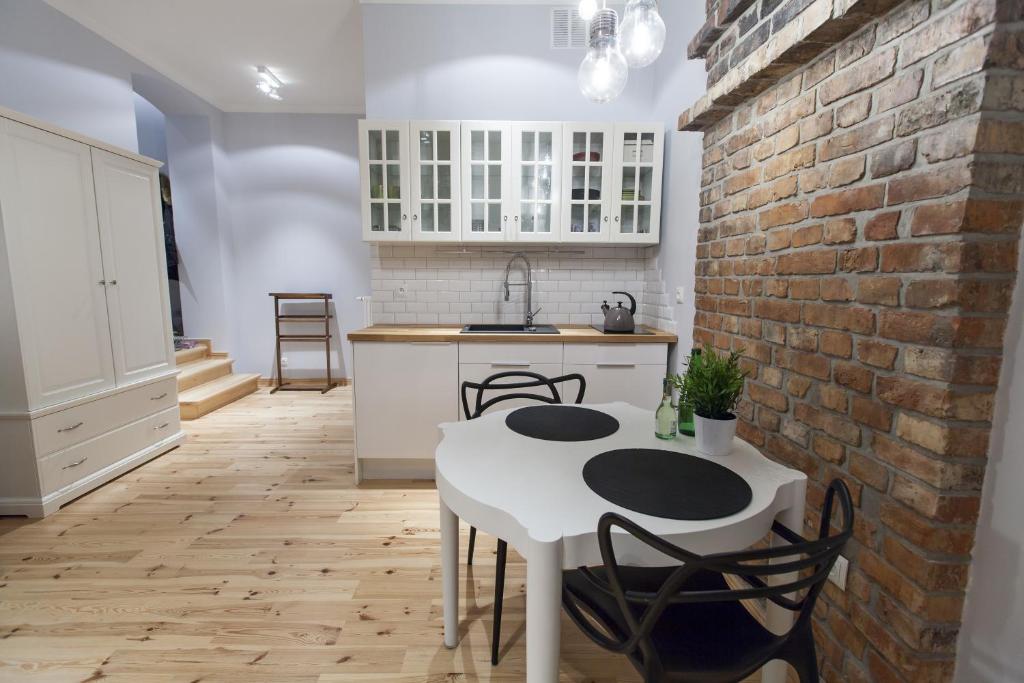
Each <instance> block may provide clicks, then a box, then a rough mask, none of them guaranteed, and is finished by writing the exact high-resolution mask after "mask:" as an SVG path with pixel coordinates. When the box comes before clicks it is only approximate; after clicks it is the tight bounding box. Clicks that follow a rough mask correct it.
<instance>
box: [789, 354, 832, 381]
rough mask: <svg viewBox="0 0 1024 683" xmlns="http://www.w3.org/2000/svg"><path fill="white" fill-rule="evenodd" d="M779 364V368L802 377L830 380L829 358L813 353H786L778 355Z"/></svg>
mask: <svg viewBox="0 0 1024 683" xmlns="http://www.w3.org/2000/svg"><path fill="white" fill-rule="evenodd" d="M777 362H778V365H779V367H781V368H783V369H787V370H793V371H794V372H798V373H800V374H801V375H808V376H809V377H816V378H817V379H828V378H829V374H830V370H829V362H828V359H827V358H823V357H821V356H818V355H815V354H813V353H804V352H801V351H786V352H783V353H779V354H778V358H777Z"/></svg>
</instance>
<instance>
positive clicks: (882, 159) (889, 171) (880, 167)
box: [871, 140, 917, 178]
mask: <svg viewBox="0 0 1024 683" xmlns="http://www.w3.org/2000/svg"><path fill="white" fill-rule="evenodd" d="M916 159H917V140H904V141H903V142H900V143H898V144H895V145H889V146H888V147H885V148H883V149H880V150H878V151H877V152H875V153H874V154H872V155H871V177H872V178H885V177H886V176H891V175H893V174H895V173H899V172H900V171H905V170H907V169H908V168H910V167H911V166H913V165H914V161H915V160H916Z"/></svg>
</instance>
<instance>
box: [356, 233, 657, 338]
mask: <svg viewBox="0 0 1024 683" xmlns="http://www.w3.org/2000/svg"><path fill="white" fill-rule="evenodd" d="M371 250H372V252H371V261H372V266H371V267H372V271H371V287H372V291H373V303H372V311H373V322H374V323H377V324H402V323H419V324H460V325H464V324H467V323H487V322H501V323H516V322H521V321H522V320H523V312H524V306H525V304H524V298H525V291H524V288H523V287H513V288H512V291H511V296H510V297H509V301H508V302H506V301H504V289H503V287H502V284H503V283H504V281H505V266H506V264H507V263H508V261H509V259H511V258H512V255H513V254H514V253H515V251H517V249H515V248H510V247H509V246H507V245H501V246H492V245H486V246H467V247H463V246H460V245H450V246H449V245H437V244H435V245H415V246H407V245H401V246H398V245H386V244H383V245H374V246H372V247H371ZM521 251H523V252H525V253H526V255H527V258H529V259H530V262H531V263H532V265H533V308H534V310H536V309H537V308H540V309H541V310H540V312H539V313H538V314H537V316H536V319H535V320H536V322H537V323H538V324H540V323H551V324H563V325H564V324H578V325H591V324H599V323H601V322H603V320H604V316H603V314H602V313H601V303H602V302H603V301H604V300H608V301H609V303H611V304H612V305H615V302H616V301H618V300H619V299H625V297H622V296H619V295H615V294H612V292H613V291H616V290H618V291H626V292H629V293H630V294H632V295H633V296H634V297H636V300H637V304H638V311H637V313H638V322H640V323H643V324H646V325H651V326H653V327H658V328H661V329H667V330H674V329H675V323H674V322H673V321H672V311H673V309H672V307H671V306H670V305H669V302H668V299H667V294H666V292H665V287H664V283H663V281H662V279H661V273H660V272H659V270H658V268H657V262H656V253H657V252H656V247H629V246H614V247H611V246H608V247H588V246H580V247H574V246H559V247H546V246H529V247H527V246H524V247H522V248H521ZM524 278H525V272H524V269H523V267H522V264H521V262H519V261H517V262H516V263H515V264H514V265H513V269H512V272H511V274H510V276H509V281H510V282H522V281H523V279H524ZM625 305H628V302H625Z"/></svg>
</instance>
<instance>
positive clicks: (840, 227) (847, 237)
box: [824, 218, 857, 244]
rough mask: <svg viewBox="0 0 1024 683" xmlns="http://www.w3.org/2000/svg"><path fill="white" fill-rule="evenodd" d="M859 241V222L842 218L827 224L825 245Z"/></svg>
mask: <svg viewBox="0 0 1024 683" xmlns="http://www.w3.org/2000/svg"><path fill="white" fill-rule="evenodd" d="M856 239H857V221H855V220H854V219H852V218H840V219H837V220H832V221H829V222H827V223H825V239H824V241H825V244H846V243H848V242H853V241H855V240H856Z"/></svg>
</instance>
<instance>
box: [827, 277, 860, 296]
mask: <svg viewBox="0 0 1024 683" xmlns="http://www.w3.org/2000/svg"><path fill="white" fill-rule="evenodd" d="M821 298H822V299H823V300H824V301H853V288H852V287H850V283H849V281H848V280H845V279H843V278H838V277H835V278H828V279H826V280H822V281H821Z"/></svg>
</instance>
